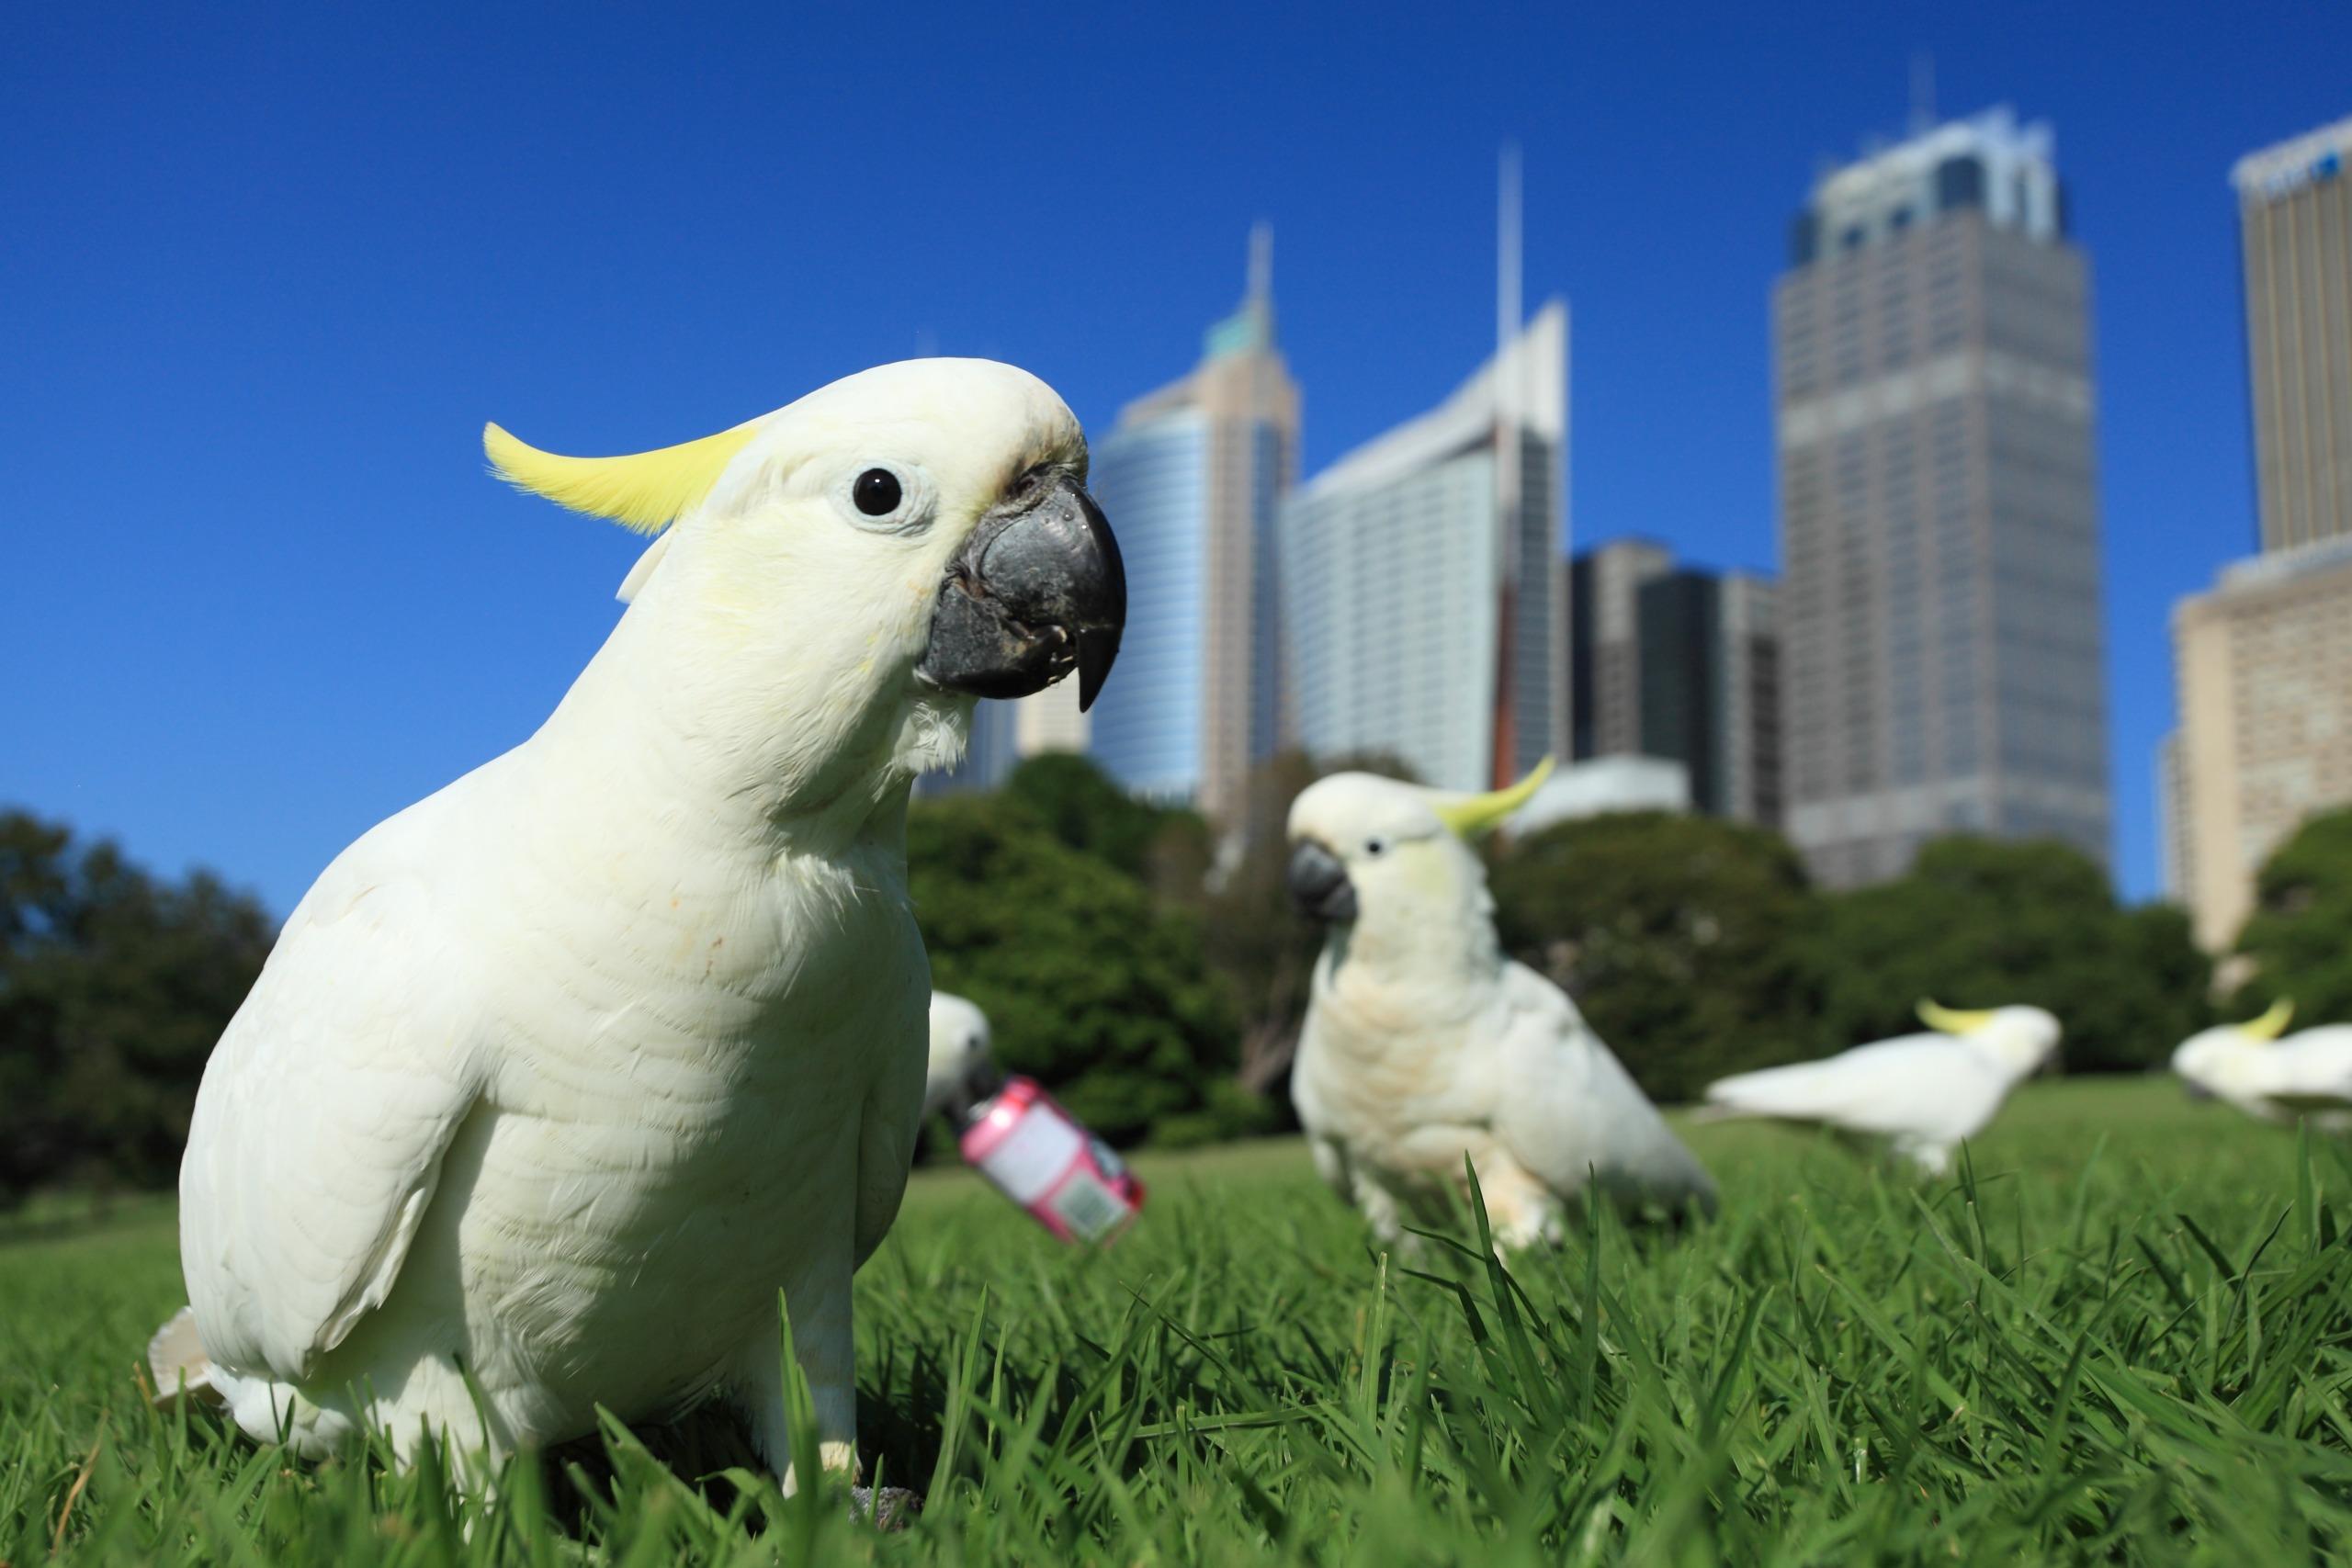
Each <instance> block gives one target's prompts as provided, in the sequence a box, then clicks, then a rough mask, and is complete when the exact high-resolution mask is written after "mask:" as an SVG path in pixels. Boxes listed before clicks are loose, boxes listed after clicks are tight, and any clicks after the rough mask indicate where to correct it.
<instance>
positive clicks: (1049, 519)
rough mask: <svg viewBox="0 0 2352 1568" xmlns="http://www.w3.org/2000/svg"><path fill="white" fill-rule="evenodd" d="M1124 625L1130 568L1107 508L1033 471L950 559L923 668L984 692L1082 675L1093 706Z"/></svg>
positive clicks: (1081, 696)
mask: <svg viewBox="0 0 2352 1568" xmlns="http://www.w3.org/2000/svg"><path fill="white" fill-rule="evenodd" d="M1126 624H1127V574H1126V570H1125V567H1124V566H1123V565H1122V564H1121V563H1120V560H1119V542H1118V540H1116V539H1114V538H1113V537H1112V536H1111V525H1110V524H1108V523H1107V522H1105V521H1103V509H1102V508H1101V507H1099V506H1097V505H1095V504H1094V498H1093V497H1092V496H1091V495H1089V494H1087V493H1086V491H1084V490H1083V489H1082V488H1080V485H1079V482H1078V480H1077V479H1075V478H1074V477H1072V476H1071V475H1069V474H1068V473H1057V472H1053V471H1051V470H1048V471H1046V472H1045V473H1041V474H1034V475H1031V476H1029V477H1027V478H1025V479H1023V480H1022V481H1021V482H1020V483H1019V484H1016V485H1015V486H1014V487H1013V489H1012V492H1011V493H1009V494H1008V495H1007V496H1006V497H1005V498H1004V499H1003V500H1002V501H1001V502H998V503H997V504H996V505H995V506H993V507H991V508H990V509H989V512H988V513H987V515H985V516H983V517H982V518H981V519H980V522H979V526H978V527H976V528H974V529H973V530H972V536H971V537H970V538H969V539H967V540H966V541H965V542H964V547H963V548H962V549H960V550H958V551H957V552H956V558H955V559H954V560H952V561H950V562H948V564H947V578H946V581H944V582H942V583H941V584H940V586H939V605H938V607H937V608H936V609H934V610H933V612H932V615H931V648H930V649H929V651H927V652H926V653H924V655H923V656H922V662H921V663H919V664H917V665H916V666H915V672H916V673H917V674H919V675H921V676H922V677H923V678H924V679H925V680H927V681H929V682H931V683H932V684H933V685H935V686H944V687H945V688H946V689H947V690H949V691H951V692H969V693H971V694H973V695H974V696H978V697H1025V696H1027V695H1028V694H1030V693H1032V692H1041V691H1044V690H1045V689H1046V687H1047V686H1050V685H1052V684H1053V683H1054V682H1057V681H1058V680H1060V679H1061V678H1062V677H1063V676H1065V675H1067V674H1069V672H1070V671H1072V670H1075V671H1078V706H1079V711H1080V712H1081V713H1083V712H1085V711H1086V710H1087V709H1088V708H1091V707H1092V706H1093V705H1094V698H1095V696H1096V695H1097V694H1099V693H1100V692H1101V691H1102V690H1103V678H1104V677H1105V676H1107V675H1109V674H1110V673H1111V661H1112V660H1114V659H1116V658H1118V656H1119V634H1120V633H1121V632H1122V631H1123V630H1125V626H1126Z"/></svg>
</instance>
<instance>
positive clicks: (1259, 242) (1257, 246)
mask: <svg viewBox="0 0 2352 1568" xmlns="http://www.w3.org/2000/svg"><path fill="white" fill-rule="evenodd" d="M1273 297H1274V226H1273V225H1272V223H1269V222H1267V221H1266V220H1264V219H1262V218H1261V219H1259V220H1258V221H1256V222H1255V223H1252V224H1250V303H1251V304H1253V305H1263V304H1265V303H1267V302H1268V301H1270V300H1271V299H1273Z"/></svg>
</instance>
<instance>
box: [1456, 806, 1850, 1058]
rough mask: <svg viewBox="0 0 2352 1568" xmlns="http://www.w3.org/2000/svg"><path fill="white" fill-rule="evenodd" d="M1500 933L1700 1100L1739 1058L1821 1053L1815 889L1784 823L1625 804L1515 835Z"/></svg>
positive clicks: (1503, 876)
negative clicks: (1765, 825)
mask: <svg viewBox="0 0 2352 1568" xmlns="http://www.w3.org/2000/svg"><path fill="white" fill-rule="evenodd" d="M1491 885H1492V887H1493V890H1494V894H1495V905H1496V924H1497V930H1498V934H1499V935H1500V936H1501V938H1502V942H1503V945H1504V948H1505V950H1506V951H1507V952H1510V953H1513V954H1515V955H1516V956H1517V957H1519V958H1520V959H1521V962H1523V963H1525V964H1528V965H1529V966H1530V967H1532V968H1533V969H1536V970H1538V971H1539V972H1541V973H1543V974H1544V975H1547V976H1550V977H1551V978H1552V979H1553V980H1554V981H1555V983H1556V984H1558V985H1559V986H1560V987H1561V988H1562V989H1564V990H1566V992H1567V993H1568V994H1569V995H1570V996H1571V997H1573V998H1576V1001H1577V1007H1578V1008H1579V1010H1582V1011H1583V1013H1584V1014H1585V1017H1586V1019H1587V1020H1588V1021H1589V1022H1590V1023H1591V1024H1592V1026H1593V1028H1594V1029H1595V1030H1597V1031H1598V1032H1600V1037H1601V1038H1602V1039H1603V1040H1605V1041H1607V1042H1608V1043H1610V1045H1611V1048H1612V1049H1613V1050H1615V1052H1616V1053H1617V1055H1618V1056H1619V1058H1620V1059H1621V1060H1623V1062H1624V1064H1625V1066H1626V1070H1627V1071H1629V1072H1631V1073H1632V1074H1633V1075H1634V1078H1635V1079H1636V1081H1638V1082H1639V1083H1640V1084H1641V1086H1642V1088H1643V1089H1645V1090H1646V1091H1647V1092H1648V1093H1650V1094H1651V1095H1653V1096H1655V1097H1657V1098H1659V1099H1663V1100H1691V1099H1695V1098H1697V1097H1698V1095H1699V1092H1700V1091H1701V1090H1702V1089H1704V1088H1705V1087H1706V1086H1707V1084H1708V1083H1709V1082H1711V1081H1712V1080H1713V1079H1715V1078H1718V1077H1723V1076H1724V1075H1725V1074H1727V1073H1735V1072H1740V1071H1744V1070H1746V1069H1747V1068H1750V1067H1758V1066H1769V1065H1771V1064H1773V1063H1777V1062H1785V1061H1791V1060H1795V1059H1798V1058H1801V1057H1804V1056H1809V1055H1817V1054H1818V1053H1819V1050H1820V1048H1821V1046H1822V1044H1823V1036H1822V1034H1821V1032H1820V1030H1819V1027H1818V1013H1819V1009H1820V998H1821V993H1822V990H1823V986H1822V983H1821V979H1820V977H1819V976H1818V975H1817V974H1816V973H1815V970H1814V969H1813V967H1812V966H1811V965H1810V964H1809V963H1808V953H1807V952H1806V949H1805V947H1804V937H1805V935H1806V933H1807V932H1808V931H1810V930H1811V929H1812V928H1813V926H1814V925H1815V924H1816V923H1817V920H1818V918H1819V910H1818V908H1817V900H1815V897H1813V895H1812V892H1811V890H1810V889H1809V888H1808V886H1806V883H1805V876H1804V869H1803V867H1802V866H1800V865H1799V864H1798V863H1797V858H1796V855H1795V853H1794V852H1792V851H1791V850H1790V848H1789V847H1788V844H1787V843H1786V842H1785V841H1784V840H1781V838H1780V837H1779V836H1778V835H1777V834H1773V833H1770V832H1767V831H1765V830H1763V829H1758V828H1751V827H1747V826H1746V825H1744V824H1741V823H1736V822H1726V821H1724V820H1721V819H1720V818H1709V817H1686V816H1679V815H1673V814H1668V813H1666V812H1660V811H1632V812H1616V813H1611V814H1609V815H1607V816H1601V817H1593V818H1584V819H1582V820H1578V821H1571V822H1561V823H1556V824H1555V825H1553V826H1551V827H1549V828H1545V829H1542V830H1541V831H1539V832H1535V833H1532V834H1530V835H1528V836H1527V837H1526V838H1525V839H1522V840H1519V841H1518V842H1516V843H1513V844H1510V845H1508V846H1506V848H1505V852H1503V853H1501V854H1500V855H1499V857H1498V863H1497V864H1496V866H1495V869H1494V873H1493V876H1492V879H1491Z"/></svg>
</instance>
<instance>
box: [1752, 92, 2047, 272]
mask: <svg viewBox="0 0 2352 1568" xmlns="http://www.w3.org/2000/svg"><path fill="white" fill-rule="evenodd" d="M2052 145H2053V138H2052V134H2051V130H2050V126H2049V124H2048V123H2047V122H2045V121H2041V120H2036V121H2033V122H2031V123H2030V124H2024V125H2020V124H2019V123H2018V119H2017V116H2016V114H2015V113H2014V111H2012V110H2011V109H2010V108H2009V107H2008V106H2007V105H2006V104H2003V105H1998V106H1996V107H1993V108H1990V109H1987V110H1985V112H1984V113H1982V114H1978V115H1973V116H1971V117H1970V118H1966V119H1955V120H1948V121H1946V122H1945V123H1943V124H1941V125H1939V126H1936V127H1935V128H1933V129H1932V130H1922V131H1920V132H1918V133H1917V134H1916V135H1914V136H1911V137H1909V138H1908V139H1906V140H1905V141H1898V142H1896V143H1895V144H1894V145H1893V146H1891V147H1883V148H1877V149H1874V150H1872V151H1871V152H1868V153H1866V154H1865V155H1864V156H1863V157H1861V158H1860V159H1859V160H1857V161H1856V162H1854V163H1851V164H1846V165H1844V166H1843V167H1840V168H1837V169H1833V170H1831V171H1829V172H1828V173H1826V174H1824V175H1822V176H1821V177H1820V178H1819V179H1817V180H1815V182H1814V186H1813V193H1812V195H1811V196H1810V197H1807V199H1806V201H1805V206H1804V210H1803V211H1802V212H1800V213H1799V214H1798V215H1797V220H1796V232H1795V236H1794V243H1793V245H1792V251H1793V254H1792V261H1793V263H1794V265H1799V266H1803V265H1806V264H1808V263H1810V262H1812V261H1814V260H1815V258H1817V257H1819V256H1824V255H1830V254H1838V253H1840V252H1845V251H1851V250H1859V249H1860V248H1861V247H1863V246H1865V245H1871V244H1877V243H1885V242H1887V241H1889V240H1892V239H1894V238H1895V237H1896V236H1898V235H1900V234H1902V233H1903V232H1904V231H1906V230H1908V229H1909V228H1911V227H1912V226H1913V225H1914V224H1917V223H1923V222H1925V221H1927V220H1929V219H1931V218H1933V217H1935V216H1936V215H1937V214H1939V213H1942V212H1948V211H1951V210H1953V209H1959V208H1974V209H1980V210H1982V211H1983V212H1984V214H1985V218H1986V220H1987V221H1989V222H1991V223H1992V224H1994V225H1995V226H1996V227H1997V228H2002V229H2012V230H2017V231H2020V232H2023V233H2025V234H2026V235H2028V236H2030V238H2033V239H2036V240H2052V239H2056V238H2059V237H2060V236H2062V235H2064V233H2065V231H2066V214H2065V199H2064V191H2063V189H2062V188H2061V186H2060V184H2059V181H2058V176H2057V172H2056V170H2055V168H2054V167H2053V165H2052Z"/></svg>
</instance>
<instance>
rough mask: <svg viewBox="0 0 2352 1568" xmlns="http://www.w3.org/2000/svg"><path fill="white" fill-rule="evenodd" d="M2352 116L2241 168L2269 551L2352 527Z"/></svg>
mask: <svg viewBox="0 0 2352 1568" xmlns="http://www.w3.org/2000/svg"><path fill="white" fill-rule="evenodd" d="M2347 157H2352V119H2340V120H2337V121H2336V122H2335V124H2334V125H2331V126H2328V127H2326V128H2325V129H2324V130H2314V131H2312V133H2311V134H2310V135H2308V136H2299V137H2297V138H2295V139H2294V140H2293V141H2284V142H2281V143H2279V144H2278V146H2276V147H2270V148H2266V149H2265V150H2264V151H2262V152H2255V153H2250V154H2248V155H2247V156H2245V157H2244V158H2241V159H2239V160H2238V165H2237V167H2236V168H2235V169H2233V170H2232V171H2231V175H2230V179H2231V183H2232V184H2233V185H2234V186H2237V192H2238V220H2239V223H2240V225H2241V229H2242V232H2243V235H2244V238H2245V339H2246V359H2247V368H2248V369H2249V370H2250V371H2251V373H2252V377H2253V381H2254V457H2255V464H2254V466H2255V489H2256V494H2257V496H2258V498H2259V501H2260V503H2261V508H2262V547H2263V548H2264V549H2266V550H2282V549H2289V548H2291V547H2294V546H2297V545H2308V544H2312V543H2314V542H2316V541H2318V540H2322V539H2335V538H2342V537H2344V536H2347V535H2352V188H2347V186H2352V182H2347V181H2346V178H2345V169H2344V164H2345V160H2346V158H2347Z"/></svg>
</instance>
